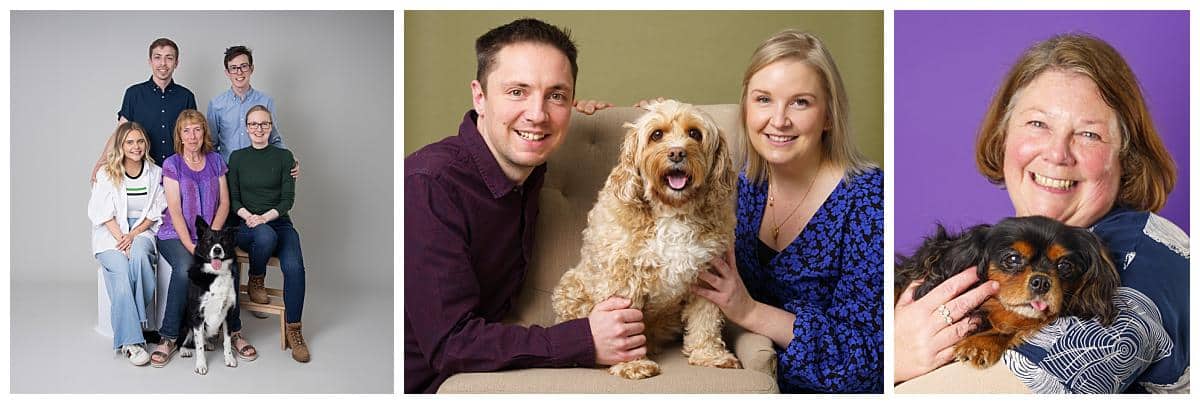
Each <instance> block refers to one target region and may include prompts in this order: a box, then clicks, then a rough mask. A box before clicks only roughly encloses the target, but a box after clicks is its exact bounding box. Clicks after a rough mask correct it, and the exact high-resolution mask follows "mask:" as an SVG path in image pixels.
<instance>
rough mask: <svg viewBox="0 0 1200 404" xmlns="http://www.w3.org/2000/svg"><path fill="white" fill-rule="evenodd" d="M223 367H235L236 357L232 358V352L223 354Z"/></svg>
mask: <svg viewBox="0 0 1200 404" xmlns="http://www.w3.org/2000/svg"><path fill="white" fill-rule="evenodd" d="M225 366H229V367H231V368H236V367H237V356H234V355H233V352H226V353H225Z"/></svg>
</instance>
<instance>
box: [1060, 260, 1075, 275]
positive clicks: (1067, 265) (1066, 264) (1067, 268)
mask: <svg viewBox="0 0 1200 404" xmlns="http://www.w3.org/2000/svg"><path fill="white" fill-rule="evenodd" d="M1074 268H1075V266H1074V265H1071V261H1059V262H1058V272H1060V273H1070V272H1071V269H1074Z"/></svg>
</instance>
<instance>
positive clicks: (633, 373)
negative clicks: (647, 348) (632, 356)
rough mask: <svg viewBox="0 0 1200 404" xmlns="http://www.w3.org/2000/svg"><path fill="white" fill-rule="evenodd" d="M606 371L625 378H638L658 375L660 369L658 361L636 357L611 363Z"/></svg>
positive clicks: (660, 371)
mask: <svg viewBox="0 0 1200 404" xmlns="http://www.w3.org/2000/svg"><path fill="white" fill-rule="evenodd" d="M608 373H610V374H612V375H614V376H620V377H622V378H625V379H630V380H638V379H645V378H648V377H654V376H658V374H659V373H662V370H661V369H659V368H658V363H655V362H654V361H652V360H649V359H638V360H635V361H630V362H622V363H618V364H616V365H612V366H610V367H609V368H608Z"/></svg>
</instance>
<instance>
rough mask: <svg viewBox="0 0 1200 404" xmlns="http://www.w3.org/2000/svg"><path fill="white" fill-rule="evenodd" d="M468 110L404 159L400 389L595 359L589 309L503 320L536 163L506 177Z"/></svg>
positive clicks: (526, 234)
mask: <svg viewBox="0 0 1200 404" xmlns="http://www.w3.org/2000/svg"><path fill="white" fill-rule="evenodd" d="M477 118H478V114H477V113H476V112H475V111H473V110H472V111H468V112H467V114H466V116H465V117H463V122H462V125H460V126H459V128H458V136H454V137H448V138H446V139H443V140H441V141H439V142H437V143H434V144H431V145H428V146H426V147H424V148H422V149H421V150H417V151H416V152H415V153H413V154H412V155H409V156H408V157H406V158H405V159H404V250H405V251H404V392H405V393H434V392H437V389H438V387H439V386H441V384H442V382H443V381H445V380H446V378H448V377H450V376H452V375H454V374H456V373H462V372H488V371H494V370H501V369H513V368H530V367H568V366H592V365H593V364H594V362H595V348H594V347H593V346H592V334H591V329H590V328H589V325H588V320H587V318H582V319H576V320H571V321H567V322H564V323H561V324H557V325H554V326H551V327H539V326H531V327H524V326H520V325H511V324H502V323H501V322H500V321H501V320H502V319H503V318H504V316H505V315H506V314H508V312H509V311H510V310H512V308H513V306H514V305H515V302H516V298H517V294H518V293H519V292H520V290H521V284H522V283H523V282H524V280H525V271H526V265H527V263H528V262H529V258H530V255H531V253H532V248H533V229H534V224H535V223H536V220H537V214H538V193H539V192H540V191H541V189H542V180H543V178H544V176H545V173H546V165H545V164H543V165H541V166H538V167H537V168H536V169H534V170H533V173H532V174H530V175H529V178H527V179H526V180H525V182H524V184H522V185H517V184H515V183H514V182H513V181H511V180H509V179H508V178H507V177H505V175H504V172H503V171H502V170H501V169H500V164H499V163H497V162H496V159H495V157H494V156H492V153H491V151H490V150H489V149H488V147H487V144H486V143H485V142H484V140H483V136H482V135H481V134H480V133H479V130H478V129H477V128H476V124H475V121H476V119H477Z"/></svg>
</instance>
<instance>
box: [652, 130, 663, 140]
mask: <svg viewBox="0 0 1200 404" xmlns="http://www.w3.org/2000/svg"><path fill="white" fill-rule="evenodd" d="M660 139H662V129H655V130H654V132H650V140H653V141H655V142H657V141H659V140H660Z"/></svg>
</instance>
